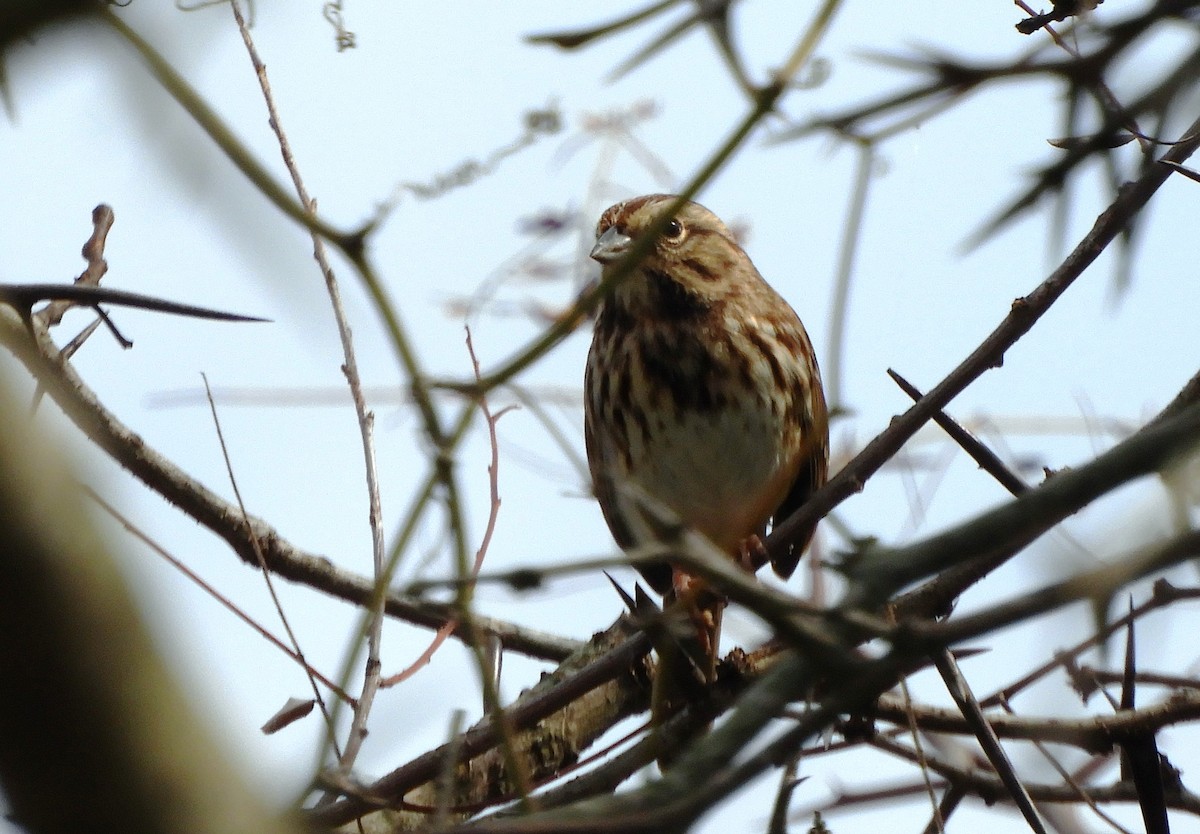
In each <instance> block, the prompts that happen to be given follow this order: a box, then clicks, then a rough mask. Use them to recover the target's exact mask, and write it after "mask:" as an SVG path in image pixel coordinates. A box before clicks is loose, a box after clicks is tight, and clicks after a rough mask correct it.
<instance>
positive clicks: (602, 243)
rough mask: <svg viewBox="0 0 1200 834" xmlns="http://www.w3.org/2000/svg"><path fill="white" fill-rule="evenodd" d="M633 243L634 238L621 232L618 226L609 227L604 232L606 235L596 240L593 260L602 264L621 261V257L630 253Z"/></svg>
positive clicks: (593, 248)
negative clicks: (630, 246)
mask: <svg viewBox="0 0 1200 834" xmlns="http://www.w3.org/2000/svg"><path fill="white" fill-rule="evenodd" d="M631 243H633V238H631V237H630V236H629V235H626V234H622V233H621V232H619V231H618V230H617V227H616V226H609V227H608V228H607V229H605V230H604V234H602V235H600V237H599V238H597V239H596V245H595V246H593V247H592V255H591V256H592V260H596V261H599V262H600V263H602V264H610V263H612V262H613V261H617V260H620V259H621V256H622V255H624V254H625V253H626V252H628V251H629V245H630V244H631Z"/></svg>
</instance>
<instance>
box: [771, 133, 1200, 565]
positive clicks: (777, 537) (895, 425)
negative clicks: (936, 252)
mask: <svg viewBox="0 0 1200 834" xmlns="http://www.w3.org/2000/svg"><path fill="white" fill-rule="evenodd" d="M1184 137H1185V138H1184V139H1182V140H1180V142H1179V144H1177V145H1175V146H1174V147H1172V148H1171V149H1170V150H1169V151H1167V153H1166V155H1165V157H1164V159H1165V160H1167V161H1171V162H1183V161H1184V160H1186V159H1187V158H1188V157H1189V156H1190V155H1191V154H1192V153H1193V151H1195V150H1196V148H1197V147H1198V146H1200V119H1197V120H1196V121H1195V122H1193V123H1192V125H1191V126H1190V127H1188V129H1187V130H1186V131H1185V132H1184ZM1170 174H1171V169H1170V168H1169V167H1167V166H1166V165H1156V166H1152V167H1151V168H1150V170H1148V171H1146V173H1145V174H1143V175H1142V177H1141V178H1140V179H1138V180H1136V181H1135V182H1132V183H1129V184H1127V185H1125V186H1124V187H1123V188H1122V189H1121V191H1120V193H1119V194H1118V195H1117V198H1116V200H1114V201H1113V203H1112V205H1110V206H1109V208H1108V209H1106V210H1105V211H1104V213H1103V214H1101V215H1100V217H1099V218H1098V219H1097V220H1096V223H1095V225H1094V226H1093V227H1092V229H1091V231H1089V232H1088V234H1087V235H1085V236H1084V238H1083V240H1081V241H1080V242H1079V244H1078V245H1077V246H1076V247H1075V249H1074V251H1072V252H1071V254H1070V255H1068V256H1067V258H1066V259H1065V260H1064V261H1063V263H1062V264H1061V265H1060V266H1059V267H1058V269H1056V270H1054V272H1052V273H1051V274H1050V275H1049V277H1047V278H1046V280H1045V281H1043V282H1042V283H1041V284H1040V285H1039V286H1038V287H1037V288H1036V289H1034V291H1033V292H1031V293H1030V294H1029V295H1027V296H1025V297H1024V298H1019V299H1017V300H1016V301H1015V302H1013V306H1012V310H1011V311H1010V312H1009V314H1008V315H1007V316H1006V317H1005V318H1004V320H1003V321H1002V322H1001V323H1000V325H999V326H998V327H997V328H996V329H995V330H994V331H992V333H991V335H989V336H988V337H987V338H986V339H984V340H983V342H982V343H981V344H980V345H979V347H977V348H976V349H975V350H974V351H973V352H972V353H971V355H970V356H968V357H967V358H966V359H965V360H963V362H961V363H960V364H959V365H958V367H957V368H955V369H954V370H953V371H951V372H950V374H949V376H947V377H946V378H945V379H944V380H942V381H941V382H940V383H938V385H936V386H935V387H934V388H933V389H932V390H931V391H929V392H928V393H927V394H926V395H925V396H924V397H922V398H921V400H920V402H918V403H916V404H914V405H913V406H912V407H911V408H910V409H908V411H906V412H904V414H902V415H900V416H898V417H896V418H895V419H894V420H893V421H892V422H891V424H890V425H889V426H888V428H887V429H885V430H884V431H883V432H882V433H881V434H879V435H878V436H877V437H876V438H875V439H874V440H872V441H871V442H870V443H868V444H867V445H866V447H864V448H863V450H862V451H861V452H859V453H858V455H856V456H855V458H854V459H853V460H852V461H850V463H848V464H847V465H846V466H845V468H843V469H842V471H841V472H839V473H838V474H837V475H836V476H834V477H833V478H832V479H830V481H829V482H828V483H827V484H826V485H825V486H824V487H822V488H821V489H820V490H818V491H817V492H816V493H814V494H813V495H812V497H810V498H809V499H808V501H806V502H805V503H804V505H803V506H801V507H800V508H799V509H798V510H796V512H795V513H793V514H792V515H791V516H790V517H789V518H788V519H786V520H785V521H783V522H782V523H781V524H780V525H779V526H778V527H776V528H775V529H774V530H773V531H772V532H771V535H770V536H768V538H767V540H766V542H765V544H766V547H767V550H768V551H769V553H770V554H771V555H772V556H778V555H780V554H783V553H785V552H786V551H787V549H788V548H789V547H791V546H792V544H793V540H794V538H795V536H796V535H797V533H798V532H800V531H802V530H807V529H808V528H809V526H811V525H812V523H813V522H815V521H816V520H817V519H819V518H821V517H822V516H824V515H825V514H826V513H828V512H829V511H830V510H831V509H833V508H834V507H836V506H837V505H838V504H840V503H841V502H842V501H844V500H845V499H846V498H848V497H850V496H851V495H853V494H854V493H855V492H858V491H859V490H860V489H862V487H863V484H864V483H865V482H866V480H867V479H868V478H869V477H871V475H873V474H874V473H875V472H877V471H878V470H879V468H880V467H881V466H883V464H884V463H886V462H887V461H888V460H890V459H891V458H892V456H893V455H895V454H896V452H897V451H899V449H900V447H901V446H903V445H904V443H906V442H907V441H908V440H909V438H911V437H912V436H913V435H914V434H915V433H916V432H917V430H918V429H919V428H920V427H921V426H922V425H924V424H925V423H926V421H928V420H930V419H932V417H933V415H934V413H936V412H937V411H940V410H942V409H943V408H945V406H946V405H947V404H948V403H949V402H950V400H952V399H953V398H954V397H955V396H957V395H958V394H959V393H961V392H962V391H963V390H964V389H965V388H966V387H967V386H968V385H970V384H971V383H972V382H974V381H975V380H976V379H977V378H978V377H979V376H981V375H982V374H983V373H984V372H985V371H987V370H988V369H990V368H994V367H997V366H998V365H999V364H1000V363H1001V361H1002V360H1003V358H1004V354H1005V352H1006V351H1007V350H1008V349H1009V348H1011V347H1012V346H1013V345H1014V344H1016V342H1017V340H1018V339H1020V338H1021V337H1022V336H1023V335H1025V334H1026V333H1027V332H1029V330H1030V329H1031V328H1032V327H1033V326H1034V324H1036V323H1037V321H1038V320H1039V319H1040V318H1041V317H1042V315H1044V314H1045V312H1046V311H1047V310H1049V309H1050V307H1051V306H1052V305H1053V304H1054V302H1055V301H1057V300H1058V298H1059V297H1060V296H1061V295H1062V294H1063V293H1064V292H1066V290H1067V288H1069V287H1070V286H1071V284H1073V283H1074V282H1075V280H1076V279H1077V278H1078V277H1079V276H1080V275H1082V274H1083V271H1084V270H1085V269H1086V268H1087V267H1088V266H1089V265H1090V264H1091V263H1092V262H1093V261H1094V260H1095V259H1096V258H1097V257H1099V256H1100V253H1101V252H1103V251H1104V249H1105V248H1106V247H1107V246H1108V244H1109V243H1111V242H1112V241H1113V240H1114V239H1115V238H1116V236H1117V235H1118V234H1120V233H1121V231H1122V230H1123V229H1125V228H1127V227H1128V225H1129V223H1130V222H1131V221H1132V219H1133V217H1134V216H1135V215H1136V214H1137V213H1138V212H1139V211H1140V210H1141V209H1142V208H1143V207H1144V206H1145V205H1146V203H1147V202H1148V201H1149V200H1150V198H1151V197H1152V196H1154V194H1155V192H1156V191H1157V190H1158V188H1159V187H1160V186H1161V185H1162V184H1163V183H1164V182H1165V181H1166V179H1167V177H1168V176H1170Z"/></svg>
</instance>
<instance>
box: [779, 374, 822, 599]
mask: <svg viewBox="0 0 1200 834" xmlns="http://www.w3.org/2000/svg"><path fill="white" fill-rule="evenodd" d="M815 390H816V393H815V394H814V396H813V397H812V414H813V424H814V425H812V426H810V427H809V430H808V431H806V432H805V437H806V438H810V439H808V440H807V441H806V446H807V447H808V448H806V449H804V451H803V453H802V461H801V464H800V469H799V471H798V472H797V473H796V480H795V481H793V482H792V488H791V489H789V490H788V493H787V495H786V496H784V499H783V503H781V504H780V505H779V508H778V509H776V510H775V512H774V513H773V514H772V516H771V527H772V528H775V527H777V526H779V524H780V523H782V522H783V520H784V519H786V518H787V517H788V516H790V515H791V514H792V513H794V512H795V511H796V510H798V509H799V508H800V505H801V504H803V503H804V502H805V501H807V500H808V496H810V495H812V494H813V493H814V492H816V491H817V490H818V489H820V488H821V487H822V486H823V485H824V484H825V478H826V475H827V473H828V469H829V415H828V412H827V410H826V407H825V397H824V395H823V394H822V393H821V391H820V386H819V385H817V386H815ZM816 530H817V522H816V521H814V522H813V523H812V524H810V525H809V526H807V527H806V528H804V529H803V530H801V531H799V532H798V533H797V534H796V538H795V541H794V542H793V543H792V546H791V547H789V548H788V549H787V551H786V552H784V553H782V554H780V555H778V556H776V557H774V558H772V559H771V567H773V568H774V569H775V573H777V574H778V575H779V576H781V577H783V578H784V579H787V578H788V577H790V576H791V575H792V572H793V571H795V570H796V565H797V564H799V562H800V557H801V556H803V555H804V550H805V548H807V547H808V543H809V542H810V541H812V537H813V533H815V532H816Z"/></svg>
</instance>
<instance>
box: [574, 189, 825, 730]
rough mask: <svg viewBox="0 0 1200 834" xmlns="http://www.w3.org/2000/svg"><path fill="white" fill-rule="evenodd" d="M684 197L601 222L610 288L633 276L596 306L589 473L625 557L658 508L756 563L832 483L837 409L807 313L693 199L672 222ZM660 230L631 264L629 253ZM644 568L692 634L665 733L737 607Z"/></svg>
mask: <svg viewBox="0 0 1200 834" xmlns="http://www.w3.org/2000/svg"><path fill="white" fill-rule="evenodd" d="M677 199H678V198H677V197H675V196H673V195H670V194H650V195H646V196H642V197H635V198H633V199H629V200H625V201H623V202H619V203H617V204H615V205H613V206H611V207H609V208H608V209H606V210H605V211H604V212H603V213H602V214H601V215H600V219H599V222H598V223H597V225H596V243H595V246H594V247H593V248H592V250H591V253H590V254H591V257H592V258H593V259H594V260H596V261H598V262H599V263H600V265H601V278H602V280H603V279H608V278H611V277H614V276H615V275H616V273H617V272H618V271H622V270H628V274H627V275H624V276H623V278H621V280H617V281H615V286H612V287H611V288H610V291H609V292H608V293H607V294H606V295H603V296H602V298H601V300H600V302H599V304H598V307H597V311H596V316H595V322H594V330H593V334H592V343H591V348H590V350H589V351H588V357H587V364H586V370H585V373H584V440H585V446H586V449H587V458H588V468H589V470H590V473H591V476H592V481H593V489H594V493H595V495H596V498H597V500H598V502H599V504H600V509H601V512H602V514H603V516H604V519H605V521H606V522H607V524H608V528H609V530H610V531H611V533H612V535H613V538H614V539H615V540H616V542H617V544H618V545H619V546H620V547H622V548H623V549H626V550H628V549H631V548H634V547H636V546H637V545H639V544H646V543H647V542H646V541H645V538H646V531H647V529H650V528H648V526H647V523H646V518H647V516H646V512H645V511H646V507H647V506H648V503H649V502H651V501H652V502H655V503H657V504H658V505H660V506H661V507H665V508H666V509H668V510H669V511H670V512H671V513H672V514H673V515H674V516H675V517H677V519H678V520H679V521H680V522H681V523H683V524H685V525H687V526H688V527H690V528H693V529H695V530H697V531H699V532H700V533H702V534H703V535H704V536H706V537H707V538H708V540H709V541H711V542H712V544H714V545H715V546H716V547H717V548H719V549H720V550H721V551H722V552H723V553H725V554H728V556H729V557H730V558H731V559H734V560H737V561H739V562H742V563H747V562H748V556H749V554H750V553H751V552H752V551H753V549H754V548H756V547H757V548H762V543H761V537H762V536H763V535H765V531H766V526H767V524H768V523H769V522H773V520H779V521H781V520H782V519H783V518H785V517H786V516H787V515H789V514H790V513H791V512H792V511H793V510H795V509H796V508H797V507H799V506H800V505H801V504H802V503H803V502H804V500H805V499H806V498H807V497H808V495H810V494H811V493H812V492H813V491H815V490H816V489H818V488H819V487H820V486H821V485H822V484H823V483H824V482H825V478H826V473H827V469H828V449H829V428H828V410H827V406H826V404H825V396H824V391H823V389H822V386H821V375H820V369H819V368H818V365H817V360H816V355H815V352H814V350H813V346H812V342H811V341H810V340H809V337H808V333H807V332H806V331H805V329H804V325H803V323H801V321H800V318H799V316H797V314H796V312H795V311H794V310H793V309H792V307H791V306H790V305H789V304H788V303H787V301H785V300H784V299H783V297H782V296H781V295H780V294H779V293H778V292H776V291H775V290H774V289H773V288H772V287H771V286H770V285H769V284H768V283H767V282H766V281H765V280H764V279H763V277H762V275H761V274H760V273H759V271H758V270H757V269H756V268H755V266H754V264H753V262H752V261H751V260H750V257H749V256H748V255H747V254H746V252H745V251H744V250H743V249H742V247H741V245H740V244H739V243H738V241H737V239H736V238H735V236H734V234H733V233H732V232H731V231H730V230H729V228H728V227H727V226H726V225H725V224H724V223H723V222H722V221H721V220H720V219H719V218H718V217H717V216H716V215H715V214H713V213H712V212H711V211H709V210H708V209H707V208H705V207H703V206H701V205H700V204H698V203H695V202H685V203H683V204H682V205H681V206H680V207H679V208H678V209H677V210H676V212H675V214H674V215H673V216H672V217H671V218H670V219H669V220H667V219H666V218H665V213H666V212H667V211H668V210H669V209H670V207H671V206H672V205H673V204H675V203H676V201H677ZM663 221H665V225H661V232H660V233H659V234H658V237H657V239H656V240H655V241H654V242H653V244H652V245H650V248H649V250H648V251H647V253H646V255H645V256H644V257H642V258H641V259H640V260H639V261H638V263H637V264H635V265H633V266H632V268H631V269H630V267H629V266H628V265H627V264H626V263H625V260H626V255H627V254H628V253H629V252H630V250H631V249H632V248H633V247H634V246H635V245H636V244H637V242H638V241H639V240H640V239H642V238H643V237H644V236H645V235H646V234H647V233H649V232H650V231H652V230H653V228H654V227H655V224H656V223H662V222H663ZM617 277H620V276H617ZM639 496H641V497H639ZM814 529H815V522H814V524H813V526H812V527H810V528H809V529H807V530H804V531H801V533H800V535H799V536H798V537H797V538H796V540H795V544H794V546H793V547H792V548H791V549H790V551H789V552H787V553H783V554H781V555H778V556H775V557H774V559H773V561H772V564H773V567H774V569H775V572H776V573H777V574H779V575H780V576H781V577H784V578H787V577H788V576H790V575H791V574H792V572H793V571H794V570H795V567H796V564H797V562H798V560H799V558H800V556H801V554H802V553H803V551H804V549H805V547H806V546H807V544H808V542H809V540H810V539H811V538H812V535H813V532H814ZM638 569H639V571H640V572H641V573H642V575H643V576H644V578H645V579H646V581H647V582H648V583H649V584H650V586H651V587H652V588H653V589H654V590H655V591H657V592H658V593H660V594H662V595H663V612H664V615H666V614H667V613H668V612H670V611H671V610H672V608H681V609H683V611H684V612H685V613H686V617H685V618H683V619H684V622H685V624H686V623H690V624H691V625H690V627H686V626H685V631H687V632H689V633H690V636H688V635H685V636H683V637H682V638H680V639H678V640H674V639H668V640H665V641H663V640H659V641H656V643H655V649H656V651H657V653H658V655H659V663H658V671H657V673H656V674H655V678H654V683H653V685H652V697H651V702H652V710H651V716H652V717H651V721H652V723H654V724H660V723H661V722H662V721H663V720H664V719H665V717H666V716H667V715H669V714H670V712H672V711H673V710H674V709H675V708H677V706H678V705H679V704H678V702H679V700H680V698H681V697H682V696H681V695H680V694H679V693H680V691H681V683H680V681H679V680H678V679H677V678H678V677H679V676H680V675H684V676H687V675H688V674H691V675H692V677H693V678H695V677H701V678H702V679H703V681H704V682H707V683H711V682H712V681H713V680H714V679H715V673H716V661H717V656H718V655H717V643H718V640H719V634H720V621H721V613H722V610H723V608H724V605H725V601H724V599H723V598H722V597H721V595H720V594H719V593H717V592H715V591H714V590H713V589H711V588H709V587H707V586H706V585H705V583H704V582H703V581H702V580H700V579H699V578H697V577H695V576H692V575H689V574H688V573H687V571H686V570H685V569H683V568H682V567H679V566H676V565H672V564H670V563H669V562H664V563H650V564H641V563H639V566H638ZM673 643H674V645H675V646H677V647H678V648H675V647H673ZM680 649H681V650H682V655H684V656H685V658H686V659H683V658H681V657H680V654H681V652H680V651H679V650H680ZM681 660H683V662H682V663H681V662H680V661H681ZM681 665H682V666H683V667H684V670H683V671H679V669H678V667H679V666H681ZM670 667H676V668H675V669H673V670H672V669H670ZM687 667H691V669H690V670H689V669H688V668H687ZM673 677H674V678H675V679H673Z"/></svg>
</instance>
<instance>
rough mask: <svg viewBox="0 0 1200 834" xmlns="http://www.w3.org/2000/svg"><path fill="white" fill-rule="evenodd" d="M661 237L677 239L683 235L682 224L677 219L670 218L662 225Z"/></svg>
mask: <svg viewBox="0 0 1200 834" xmlns="http://www.w3.org/2000/svg"><path fill="white" fill-rule="evenodd" d="M663 237H664V238H666V239H667V240H679V239H680V238H682V237H683V224H682V223H680V222H679V221H678V220H672V221H671V222H670V223H668V224H667V225H666V226H664V227H663Z"/></svg>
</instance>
